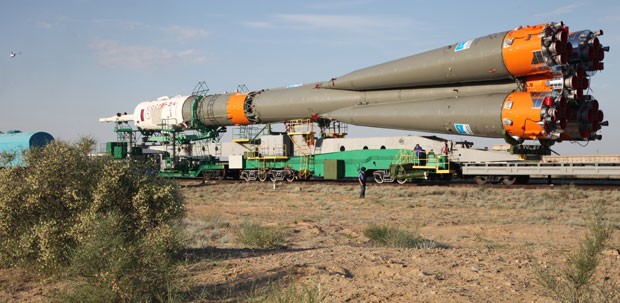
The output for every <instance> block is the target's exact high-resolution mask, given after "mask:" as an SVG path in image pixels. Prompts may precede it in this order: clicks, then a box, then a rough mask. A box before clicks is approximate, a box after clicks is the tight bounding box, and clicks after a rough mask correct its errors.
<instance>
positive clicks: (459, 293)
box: [0, 181, 620, 302]
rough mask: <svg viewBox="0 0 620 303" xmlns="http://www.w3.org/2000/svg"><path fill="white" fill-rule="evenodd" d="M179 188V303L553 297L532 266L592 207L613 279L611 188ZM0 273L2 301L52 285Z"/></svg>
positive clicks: (556, 259)
mask: <svg viewBox="0 0 620 303" xmlns="http://www.w3.org/2000/svg"><path fill="white" fill-rule="evenodd" d="M181 190H182V194H183V196H184V198H185V201H186V203H187V216H186V219H185V220H184V226H185V229H186V230H187V237H188V242H187V249H186V250H185V252H184V256H183V258H184V261H183V265H182V266H181V268H180V274H181V277H182V285H183V286H182V289H183V295H182V298H183V300H182V301H195V302H246V301H251V302H252V301H254V302H256V301H265V300H267V301H268V300H269V299H265V298H266V296H268V294H269V293H273V292H277V291H278V290H282V289H287V288H288V289H291V287H293V289H301V290H306V291H308V292H312V293H313V294H315V298H318V299H320V301H322V302H555V301H554V299H553V297H552V296H551V295H550V293H549V292H548V291H547V290H546V289H545V288H544V287H542V286H541V285H540V283H539V282H537V279H536V275H535V271H536V269H540V268H548V267H550V266H553V267H554V268H561V267H562V266H564V265H565V263H566V261H567V258H568V256H569V255H570V254H571V253H572V252H574V251H575V250H577V249H578V248H579V245H580V243H581V241H582V239H583V238H584V235H585V234H586V232H587V231H588V226H589V224H588V218H589V216H590V213H591V209H592V206H593V205H594V204H597V203H599V204H602V205H604V207H605V209H606V214H607V215H606V216H607V219H608V220H609V221H610V222H611V224H614V226H615V228H614V230H615V232H614V235H613V237H612V240H611V241H610V242H609V245H608V247H607V248H606V249H605V251H604V252H603V254H601V255H600V256H601V263H600V266H599V268H598V270H597V272H596V278H597V279H599V280H601V281H602V280H603V279H604V277H608V278H609V281H612V282H613V283H616V285H618V284H619V283H620V265H619V264H620V256H619V255H618V249H620V232H619V231H618V229H619V227H620V225H619V224H618V222H620V191H619V190H618V189H614V188H610V189H608V190H585V189H581V188H579V187H575V186H571V185H562V186H555V187H549V188H542V189H541V188H531V189H528V188H518V189H497V188H488V187H480V186H475V185H465V186H462V185H461V186H452V185H443V186H437V185H411V184H406V185H404V186H389V185H377V184H369V186H368V190H367V195H366V198H365V199H359V198H358V187H357V186H356V184H355V183H320V182H306V183H303V182H300V183H297V182H294V183H290V184H289V183H277V184H275V186H274V184H273V183H269V182H267V183H231V182H218V181H211V182H210V183H209V184H207V185H202V186H188V187H184V188H182V189H181ZM248 223H255V224H259V225H260V226H266V227H267V226H270V227H277V228H278V230H280V231H282V234H283V241H282V243H281V245H279V246H278V247H275V248H269V249H262V248H253V247H249V246H248V245H245V244H243V243H241V241H240V240H239V230H240V226H242V225H243V224H248ZM370 226H390V227H395V228H398V229H402V230H406V231H411V232H417V233H419V235H420V236H421V237H422V238H424V239H427V240H429V242H431V243H434V244H436V245H429V247H421V248H394V247H386V246H381V245H377V244H375V243H374V242H372V241H371V240H370V239H369V238H368V237H366V236H365V234H364V231H365V230H366V229H367V228H369V227H370ZM2 273H3V275H4V277H2V276H0V302H4V301H6V302H9V301H24V302H25V301H33V302H44V301H46V299H45V298H46V295H47V294H48V293H49V289H50V288H51V287H52V286H53V285H49V284H46V282H45V281H36V279H33V280H32V281H31V280H29V279H28V278H24V277H21V276H20V275H24V274H25V273H23V272H21V273H20V272H16V271H7V270H5V271H3V272H2ZM25 275H26V276H28V275H27V274H25ZM16 281H17V282H16Z"/></svg>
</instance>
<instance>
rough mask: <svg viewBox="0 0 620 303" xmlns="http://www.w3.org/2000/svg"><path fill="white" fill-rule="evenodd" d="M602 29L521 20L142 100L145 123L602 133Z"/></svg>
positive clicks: (537, 135) (152, 126) (139, 119)
mask: <svg viewBox="0 0 620 303" xmlns="http://www.w3.org/2000/svg"><path fill="white" fill-rule="evenodd" d="M600 35H602V31H599V32H591V31H588V30H585V31H578V32H573V33H570V32H569V31H568V27H567V26H565V25H564V24H563V23H548V24H541V25H536V26H527V27H520V28H517V29H515V30H512V31H506V32H501V33H497V34H492V35H488V36H485V37H480V38H476V39H472V40H468V41H462V42H459V43H455V44H451V45H448V46H445V47H442V48H438V49H435V50H431V51H428V52H424V53H421V54H417V55H412V56H409V57H405V58H402V59H398V60H394V61H390V62H386V63H382V64H378V65H375V66H371V67H367V68H363V69H360V70H357V71H354V72H351V73H349V74H346V75H343V76H342V77H338V78H333V79H331V80H329V81H323V82H317V83H310V84H305V85H300V86H296V87H291V88H276V89H267V90H259V91H251V92H248V93H238V92H235V93H229V94H214V95H206V96H198V95H195V96H177V97H173V98H164V99H160V100H157V101H152V102H142V103H140V104H138V106H137V107H136V109H135V110H134V112H133V114H130V115H120V116H118V117H116V118H115V117H110V118H104V119H101V120H102V121H104V122H110V121H114V120H115V119H116V121H120V120H133V121H134V122H135V124H136V125H137V126H138V127H139V128H141V129H144V130H160V129H162V128H165V127H173V128H177V129H196V128H199V127H204V126H206V127H219V126H227V125H249V124H259V123H273V122H282V121H286V120H292V119H302V118H310V117H314V118H324V119H332V120H338V121H341V122H347V123H350V124H354V125H361V126H372V127H382V128H394V129H404V130H417V131H427V132H433V133H445V134H461V135H472V136H481V137H498V138H500V137H506V135H508V136H510V137H513V138H514V139H516V140H519V141H522V140H528V139H533V140H546V141H553V142H555V141H561V140H596V139H600V135H597V132H598V131H599V129H600V126H601V123H602V122H603V121H602V119H603V116H604V115H603V112H602V111H601V110H600V109H599V105H598V101H597V100H595V99H594V98H593V97H592V96H587V95H584V94H583V92H584V90H587V88H588V87H589V84H590V77H591V76H592V75H593V72H595V71H598V70H602V69H603V63H602V60H603V58H604V52H607V51H608V50H609V48H608V47H603V46H601V44H600V41H599V40H598V36H600Z"/></svg>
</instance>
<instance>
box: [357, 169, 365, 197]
mask: <svg viewBox="0 0 620 303" xmlns="http://www.w3.org/2000/svg"><path fill="white" fill-rule="evenodd" d="M357 181H358V182H359V183H360V199H364V198H365V197H366V167H363V166H362V168H361V169H360V175H359V177H358V178H357Z"/></svg>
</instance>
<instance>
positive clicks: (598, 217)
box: [535, 204, 620, 303]
mask: <svg viewBox="0 0 620 303" xmlns="http://www.w3.org/2000/svg"><path fill="white" fill-rule="evenodd" d="M604 214H605V211H604V209H603V208H602V207H601V206H600V205H598V204H597V205H595V206H594V207H593V209H592V218H591V219H590V222H589V231H588V233H587V234H586V236H585V237H584V239H583V240H582V242H581V244H580V246H579V249H578V250H577V251H575V252H574V253H572V254H570V255H569V257H568V259H567V261H566V265H565V266H564V268H562V269H560V270H556V269H553V268H547V269H544V268H538V269H536V272H535V273H536V277H537V280H538V282H539V283H540V284H541V285H542V286H543V287H545V288H546V289H547V290H549V291H550V292H551V294H552V295H553V297H555V299H557V300H558V301H561V302H575V303H577V302H618V300H620V293H619V292H618V291H619V289H617V286H614V284H613V281H610V279H609V277H604V278H602V281H597V279H596V278H595V272H596V269H597V267H598V266H599V263H600V255H601V252H602V251H603V249H604V248H605V246H606V244H607V242H608V241H609V239H611V237H612V234H613V227H612V226H611V224H610V223H609V222H608V221H607V219H606V218H605V215H604Z"/></svg>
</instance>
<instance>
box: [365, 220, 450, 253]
mask: <svg viewBox="0 0 620 303" xmlns="http://www.w3.org/2000/svg"><path fill="white" fill-rule="evenodd" d="M364 235H365V236H366V237H368V238H369V239H370V240H371V241H372V242H374V243H376V244H377V245H381V246H389V247H398V248H420V249H435V248H448V246H447V245H446V244H442V243H438V242H435V241H432V240H428V239H424V238H422V237H421V236H420V235H419V234H418V233H417V231H416V232H410V231H405V230H401V229H398V228H395V227H391V226H385V225H384V226H378V225H373V226H370V227H368V228H367V229H366V230H364Z"/></svg>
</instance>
